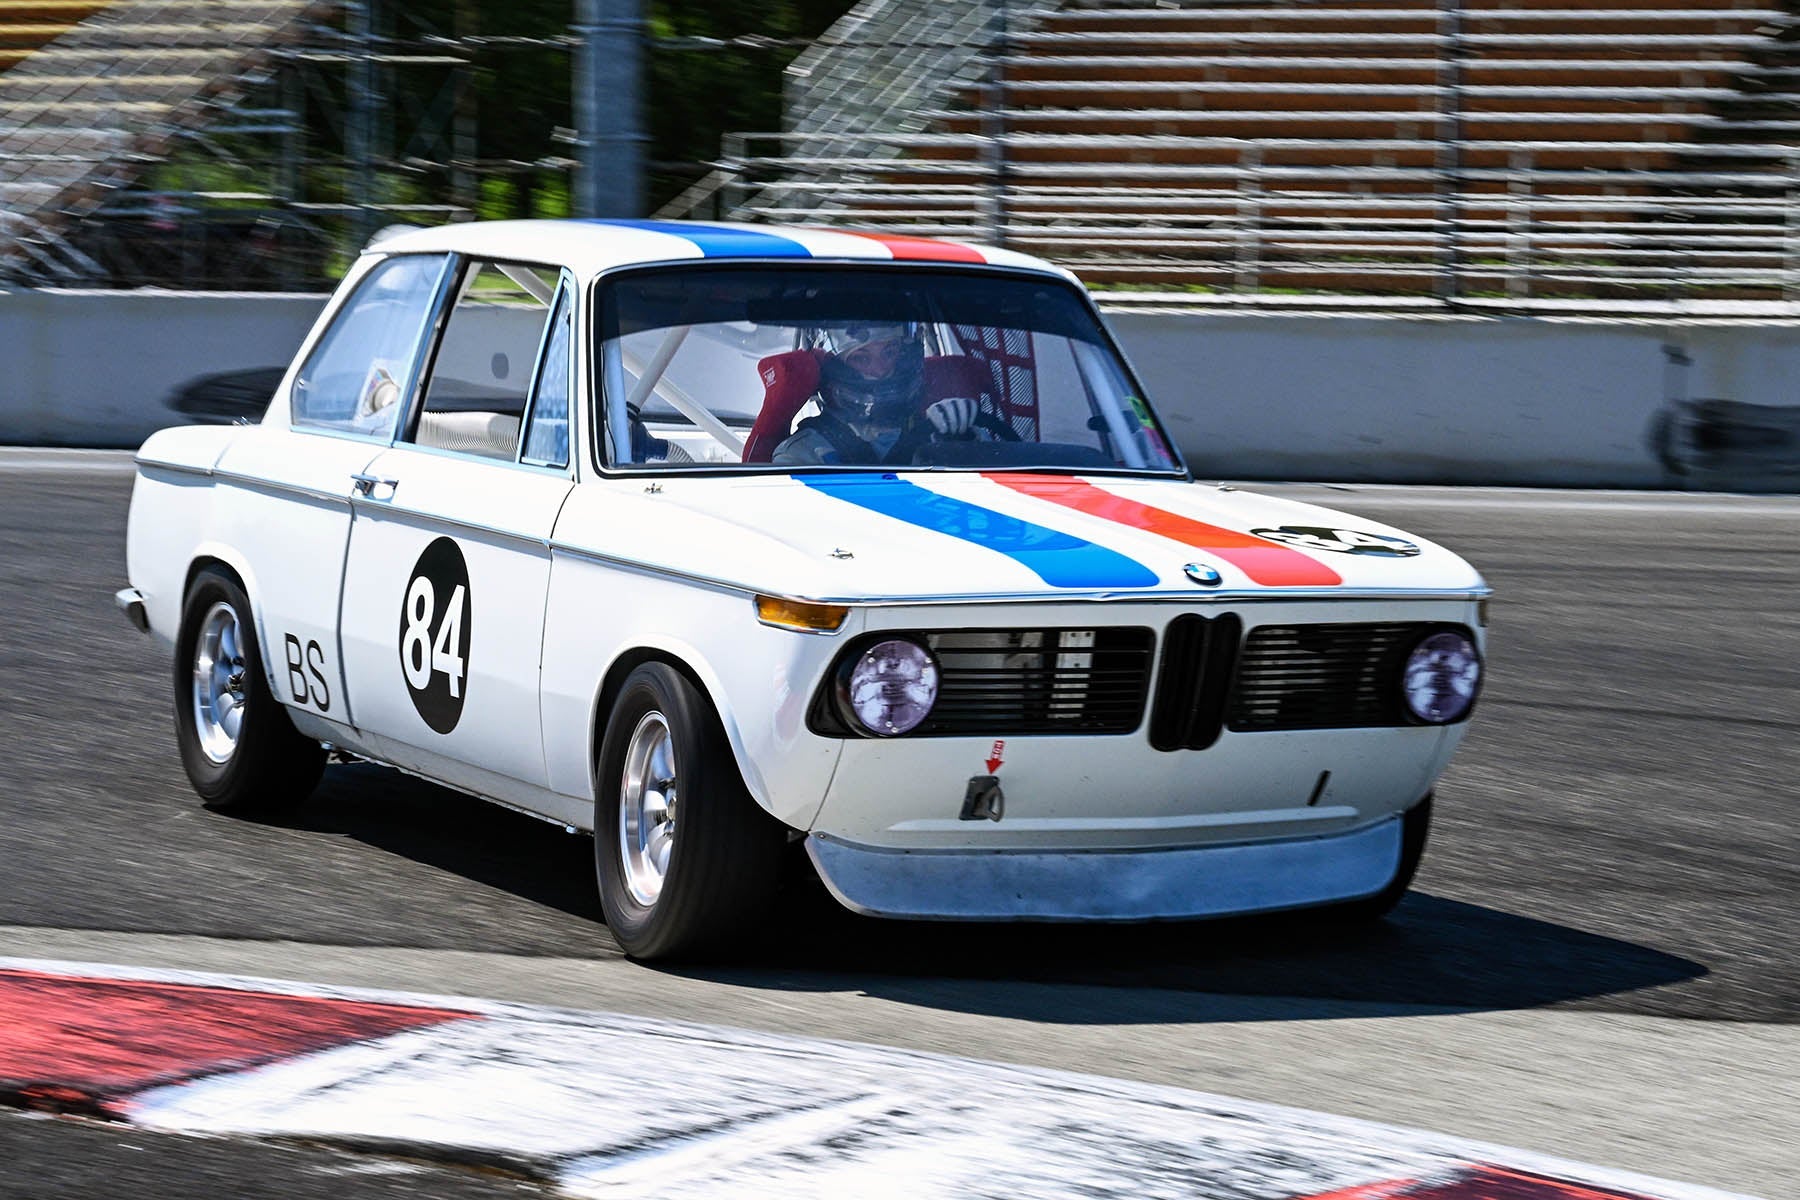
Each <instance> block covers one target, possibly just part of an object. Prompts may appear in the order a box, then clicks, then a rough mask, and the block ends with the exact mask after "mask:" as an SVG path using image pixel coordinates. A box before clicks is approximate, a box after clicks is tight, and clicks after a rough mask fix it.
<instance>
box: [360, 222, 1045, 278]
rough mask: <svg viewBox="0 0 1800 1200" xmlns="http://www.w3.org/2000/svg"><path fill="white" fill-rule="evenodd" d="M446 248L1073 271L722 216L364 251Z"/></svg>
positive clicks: (596, 260) (518, 225) (527, 225)
mask: <svg viewBox="0 0 1800 1200" xmlns="http://www.w3.org/2000/svg"><path fill="white" fill-rule="evenodd" d="M445 251H451V252H455V253H460V254H468V255H471V256H476V257H480V258H487V259H500V260H513V261H523V262H532V263H545V264H549V265H554V266H560V267H567V268H569V269H570V270H571V271H573V272H575V274H576V275H578V276H582V277H584V278H585V277H591V276H593V275H596V274H599V273H600V272H601V271H605V270H608V269H610V268H613V267H623V266H633V265H636V264H638V263H659V262H678V261H683V260H692V259H706V260H714V259H759V260H761V259H777V260H781V259H786V260H797V259H818V260H849V261H858V262H892V261H903V262H926V263H929V262H940V263H968V264H988V265H992V266H999V267H1012V268H1015V269H1022V270H1029V271H1042V272H1045V273H1047V274H1052V275H1056V276H1058V277H1060V278H1063V279H1068V280H1071V281H1073V280H1074V278H1075V277H1074V275H1072V274H1071V273H1070V272H1068V271H1066V270H1064V269H1062V268H1061V267H1056V266H1053V265H1051V264H1050V263H1047V262H1045V261H1044V260H1043V259H1041V258H1035V257H1033V256H1032V255H1029V254H1020V253H1019V252H1017V251H1015V250H1003V249H1000V248H999V247H995V246H980V245H976V244H974V243H972V242H953V241H946V240H942V239H939V238H920V237H909V236H906V235H902V234H890V233H860V232H856V231H852V230H847V229H820V228H809V227H805V226H794V225H746V224H738V223H733V222H724V221H717V222H714V221H655V220H631V221H628V220H566V221H471V222H465V223H462V224H456V225H438V226H434V227H432V228H429V229H403V230H397V231H394V232H391V233H385V234H380V235H377V236H376V238H375V240H374V241H372V242H371V243H370V245H369V246H368V248H367V250H366V251H365V253H380V254H390V253H421V252H438V253H442V252H445Z"/></svg>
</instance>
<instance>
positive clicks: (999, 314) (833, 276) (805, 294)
mask: <svg viewBox="0 0 1800 1200" xmlns="http://www.w3.org/2000/svg"><path fill="white" fill-rule="evenodd" d="M597 311H598V313H599V329H598V330H597V334H598V341H599V345H600V355H599V362H598V369H599V372H600V381H599V383H600V386H599V388H598V389H597V391H598V393H599V394H600V395H601V396H602V397H603V404H604V406H605V411H604V417H605V420H604V422H603V424H602V428H603V430H604V438H605V442H606V446H607V449H608V451H609V452H608V454H607V460H608V461H609V462H611V463H613V464H615V465H630V466H636V467H643V468H687V469H692V468H695V467H704V468H712V469H718V468H719V467H722V466H733V465H740V464H749V465H751V466H756V465H762V466H763V468H764V469H769V468H771V467H773V468H776V469H782V470H788V469H795V468H812V467H821V468H832V467H853V468H867V467H869V466H885V467H890V468H895V467H952V468H953V467H963V468H969V469H996V468H997V469H1029V468H1033V467H1048V468H1058V469H1063V470H1149V471H1176V470H1179V469H1180V467H1179V465H1178V463H1177V461H1176V459H1175V456H1174V454H1173V453H1172V452H1171V450H1170V449H1169V443H1168V442H1167V440H1166V438H1165V435H1164V434H1163V432H1162V430H1161V429H1160V428H1159V427H1158V425H1157V424H1156V421H1155V418H1154V417H1152V416H1151V413H1150V409H1149V406H1148V405H1147V404H1145V402H1144V400H1143V398H1142V397H1141V396H1139V395H1137V393H1136V390H1135V388H1134V387H1133V385H1132V383H1131V378H1130V376H1129V374H1128V373H1127V372H1126V370H1125V367H1124V364H1123V363H1121V362H1120V361H1119V359H1118V356H1117V354H1116V353H1114V351H1113V349H1112V347H1111V344H1110V343H1109V342H1108V341H1107V339H1106V337H1105V335H1104V334H1103V333H1102V331H1101V329H1100V327H1099V324H1098V323H1097V322H1096V321H1095V319H1094V316H1093V313H1092V311H1091V310H1090V309H1089V307H1088V306H1087V305H1086V304H1085V303H1084V302H1083V300H1082V298H1081V296H1080V293H1079V292H1078V291H1077V290H1076V289H1074V288H1073V287H1071V286H1069V285H1067V284H1064V283H1062V282H1061V281H1059V280H1054V279H1029V278H1021V277H1018V276H1007V275H998V274H993V275H984V274H977V273H973V272H954V271H931V270H917V269H893V268H889V269H880V268H874V269H870V268H860V267H851V268H844V267H835V266H833V267H822V266H814V267H811V268H794V267H755V268H730V267H717V266H713V267H695V268H671V269H660V270H656V271H646V272H638V273H634V274H630V275H625V276H621V277H619V278H616V279H611V280H607V281H605V282H604V283H603V284H602V287H601V290H600V295H599V304H598V308H597Z"/></svg>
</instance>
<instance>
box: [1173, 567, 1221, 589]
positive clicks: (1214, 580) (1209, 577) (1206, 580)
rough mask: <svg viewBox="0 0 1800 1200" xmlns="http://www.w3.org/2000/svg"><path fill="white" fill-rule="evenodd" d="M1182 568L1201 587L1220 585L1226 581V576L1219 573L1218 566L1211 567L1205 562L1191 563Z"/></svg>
mask: <svg viewBox="0 0 1800 1200" xmlns="http://www.w3.org/2000/svg"><path fill="white" fill-rule="evenodd" d="M1181 569H1182V571H1183V573H1185V574H1186V575H1187V577H1188V578H1189V579H1191V580H1193V581H1194V582H1195V583H1197V584H1199V585H1200V586H1201V587H1218V586H1219V585H1220V584H1221V583H1224V582H1225V577H1224V576H1223V575H1221V574H1219V571H1218V568H1217V567H1209V566H1207V565H1206V564H1205V563H1197V562H1194V563H1189V564H1188V565H1187V566H1185V567H1183V568H1181Z"/></svg>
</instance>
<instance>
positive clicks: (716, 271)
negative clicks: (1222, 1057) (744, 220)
mask: <svg viewBox="0 0 1800 1200" xmlns="http://www.w3.org/2000/svg"><path fill="white" fill-rule="evenodd" d="M1196 386H1197V390H1198V389H1199V387H1200V386H1201V381H1196ZM1214 402H1221V403H1222V402H1228V401H1214ZM137 462H138V479H137V484H136V490H135V492H134V494H133V497H132V506H131V523H130V535H129V548H128V560H129V571H130V582H131V586H130V587H129V588H127V589H125V590H124V591H122V592H121V593H120V594H119V602H120V604H121V606H122V607H123V608H124V609H125V610H126V612H127V613H128V615H129V616H130V617H131V618H132V620H133V621H134V622H135V623H136V624H137V625H138V626H139V627H140V628H143V629H147V630H148V631H149V632H150V633H152V634H153V635H155V636H156V637H157V638H158V639H159V640H160V641H162V642H163V643H165V644H167V645H168V646H169V648H170V649H171V650H172V652H173V655H174V663H175V672H174V674H175V709H176V716H177V728H178V737H179V740H180V748H181V755H182V759H183V761H184V763H185V764H186V767H187V771H188V774H189V777H190V778H191V779H192V781H193V784H194V787H195V789H196V790H197V791H198V792H199V793H200V795H201V796H202V797H203V798H204V799H205V800H207V801H208V802H209V803H211V804H213V805H215V806H217V807H219V808H251V807H271V806H278V805H286V804H291V803H294V802H296V801H298V800H300V799H301V798H303V797H304V796H305V795H306V794H307V793H308V792H309V791H310V790H311V789H312V788H313V786H314V785H315V783H316V782H317V780H318V778H319V774H320V771H321V770H322V768H323V764H324V762H325V759H326V755H327V753H328V751H336V752H338V753H340V754H344V755H354V756H358V757H361V758H366V759H369V760H372V761H375V762H380V763H386V764H389V765H392V766H396V767H399V768H402V769H404V770H407V771H411V772H414V773H417V774H419V775H423V776H426V777H428V778H430V779H434V780H437V781H440V782H442V783H444V784H447V785H449V786H450V787H453V788H458V789H461V790H463V791H466V792H469V793H472V794H474V795H477V796H481V797H484V798H486V799H489V800H493V801H495V802H498V803H500V804H504V805H507V806H509V807H513V808H517V809H520V810H523V811H525V812H528V813H531V814H534V815H536V816H539V817H543V818H546V819H548V820H551V821H554V822H557V823H559V824H562V825H564V826H567V827H569V828H571V829H578V830H592V831H593V832H594V834H595V837H594V851H595V860H596V867H597V871H598V875H599V881H600V891H601V897H602V900H603V902H604V908H605V913H606V919H607V922H608V924H609V925H610V926H611V928H612V930H613V932H614V934H615V935H616V936H617V938H618V940H619V941H620V943H621V944H622V945H623V946H624V947H625V949H626V950H627V951H628V952H630V953H631V954H634V955H637V956H640V957H646V958H648V957H657V956H664V955H671V954H682V953H695V952H703V951H704V950H705V949H706V948H708V947H717V946H719V945H721V944H722V943H723V942H724V941H725V940H726V939H728V938H729V937H731V936H732V935H733V934H734V933H736V932H737V931H739V930H741V929H742V928H743V927H744V926H745V924H746V923H747V922H752V921H754V920H756V918H757V916H758V914H759V913H760V912H762V911H763V906H764V904H765V902H767V901H768V899H769V898H770V896H771V894H772V892H773V891H774V889H775V887H776V883H777V879H778V876H779V875H780V870H781V864H782V863H784V862H786V861H788V860H789V859H790V858H791V856H790V855H788V854H787V853H786V848H787V846H788V845H789V844H790V843H792V842H795V841H799V840H804V842H805V848H806V851H807V854H808V856H809V857H810V859H811V862H812V864H813V866H814V867H815V868H816V869H817V871H818V874H819V876H820V878H821V879H822V880H823V881H824V883H825V885H826V887H827V888H829V889H830V891H831V893H832V894H833V895H834V896H836V897H837V899H838V900H840V901H841V902H842V903H843V904H845V905H846V906H848V907H849V908H851V909H854V910H856V911H858V912H863V913H871V914H877V915H880V916H887V917H901V918H920V919H932V920H983V921H987V920H1034V921H1037V920H1042V921H1141V920H1155V919H1185V918H1196V917H1205V916H1214V915H1222V914H1232V913H1245V912H1254V911H1264V910H1273V909H1287V908H1300V907H1308V906H1327V907H1328V909H1329V910H1330V911H1331V912H1333V913H1335V914H1337V915H1350V916H1357V917H1366V916H1371V915H1377V914H1380V913H1382V912H1385V911H1386V910H1387V909H1388V908H1390V907H1392V905H1393V904H1394V903H1395V902H1396V901H1397V900H1398V899H1399V897H1400V895H1401V894H1402V893H1403V892H1404V891H1405V889H1406V887H1407V885H1408V883H1409V882H1410V880H1411V878H1412V875H1413V872H1414V870H1415V868H1416V867H1417V865H1418V861H1419V856H1420V853H1421V851H1422V848H1423V846H1424V841H1425V832H1426V827H1427V824H1428V822H1429V816H1430V797H1431V789H1432V784H1433V781H1434V780H1435V779H1436V778H1437V776H1438V774H1439V773H1440V772H1441V771H1442V770H1443V768H1444V765H1445V763H1446V762H1447V760H1448V759H1449V757H1450V755H1451V753H1452V751H1454V749H1455V748H1456V746H1457V744H1458V742H1460V741H1461V739H1462V735H1463V731H1464V729H1465V727H1466V726H1465V722H1466V720H1467V718H1468V716H1469V713H1470V710H1471V708H1472V706H1473V704H1474V702H1475V698H1476V693H1477V690H1478V686H1479V682H1480V676H1481V661H1482V660H1481V655H1482V643H1483V638H1484V633H1483V625H1484V617H1485V598H1486V596H1487V594H1488V590H1487V588H1486V587H1485V585H1484V584H1483V582H1482V580H1481V577H1480V576H1479V575H1478V574H1477V573H1476V572H1475V571H1474V570H1473V569H1471V568H1470V567H1469V566H1468V565H1467V564H1466V563H1464V562H1463V561H1462V560H1461V559H1459V558H1457V557H1456V556H1455V555H1453V554H1451V553H1449V552H1448V551H1446V550H1444V549H1441V548H1439V547H1437V546H1434V545H1432V544H1430V543H1428V542H1425V541H1423V540H1421V539H1418V538H1415V537H1411V536H1409V535H1407V534H1405V533H1402V532H1401V531H1399V530H1396V529H1392V528H1388V527H1386V526H1382V525H1378V524H1376V523H1373V522H1371V521H1368V520H1365V519H1362V518H1360V517H1358V518H1352V517H1347V516H1343V515H1341V514H1338V513H1334V512H1330V511H1326V510H1323V509H1319V508H1313V507H1309V506H1306V505H1301V504H1295V503H1291V502H1288V501H1284V500H1279V499H1273V498H1266V497H1261V496H1256V495H1252V494H1249V493H1246V492H1240V491H1233V490H1231V489H1229V488H1225V487H1212V486H1205V485H1201V484H1197V483H1195V482H1194V481H1193V480H1192V479H1191V478H1190V476H1189V475H1188V473H1187V471H1186V470H1185V468H1184V467H1183V465H1182V463H1181V460H1180V458H1179V457H1178V456H1177V454H1176V452H1175V450H1174V448H1173V445H1172V443H1171V441H1170V438H1169V435H1168V433H1167V431H1166V430H1165V429H1164V427H1163V426H1162V425H1161V424H1159V423H1158V421H1157V419H1156V417H1155V416H1154V415H1153V414H1152V412H1151V409H1150V407H1149V405H1148V404H1147V403H1146V401H1145V399H1144V396H1143V392H1142V390H1141V388H1140V387H1139V386H1138V384H1137V382H1136V380H1135V379H1134V377H1133V375H1132V373H1131V371H1130V369H1129V368H1128V367H1127V365H1126V363H1125V362H1124V360H1123V358H1122V357H1121V356H1120V354H1119V351H1118V349H1117V347H1116V346H1115V345H1114V343H1113V341H1112V339H1111V338H1110V337H1109V335H1108V334H1107V332H1106V330H1105V327H1104V326H1103V325H1102V323H1101V320H1100V318H1099V315H1098V313H1097V312H1096V311H1095V309H1094V307H1093V304H1092V302H1091V301H1090V300H1089V298H1088V297H1087V295H1086V293H1085V292H1083V291H1082V289H1081V287H1080V286H1079V284H1077V283H1076V282H1075V280H1074V278H1073V277H1072V276H1070V275H1069V274H1068V273H1066V272H1064V271H1061V270H1059V269H1057V268H1054V267H1052V266H1050V265H1048V264H1046V263H1043V262H1040V261H1038V260H1036V259H1031V258H1028V257H1025V256H1023V255H1019V254H1015V253H1010V252H1006V251H1001V250H993V249H985V248H976V247H971V246H966V245H961V244H957V243H950V242H936V241H926V240H921V239H914V238H899V237H884V236H878V235H864V234H853V233H847V232H843V231H836V230H830V231H827V230H807V229H792V228H766V229H765V228H758V227H753V226H741V225H708V224H675V223H664V222H652V221H595V222H581V221H569V222H537V221H531V222H495V223H488V224H481V223H477V224H468V225H453V226H447V227H444V228H439V229H429V230H409V231H401V232H396V233H393V234H391V235H389V236H386V237H383V238H380V239H378V240H377V241H376V243H375V244H373V245H372V246H371V247H370V248H369V249H368V250H367V252H365V253H364V254H363V255H362V257H361V258H360V259H359V260H358V262H357V263H356V264H355V266H354V267H353V268H352V270H351V271H350V273H349V275H348V276H347V277H346V279H345V280H344V283H343V285H342V287H340V288H339V289H338V291H337V294H336V295H335V296H333V297H332V300H331V302H330V304H329V305H328V306H327V307H326V309H325V311H324V313H323V315H322V316H321V317H320V319H319V321H318V324H317V325H316V327H315V328H314V329H313V331H312V333H311V335H310V336H309V337H308V338H307V340H306V342H305V344H304V345H303V346H302V347H301V349H300V352H299V355H298V357H296V359H295V360H294V363H293V365H292V367H290V368H289V370H288V372H287V375H286V377H285V378H284V379H283V380H282V382H281V385H280V387H279V389H278V390H277V392H276V393H275V396H274V399H273V401H272V403H271V404H270V406H269V409H268V412H267V414H266V415H265V416H264V417H263V419H262V421H261V423H260V424H253V425H245V426H235V427H192V428H183V429H172V430H165V431H163V432H161V433H158V434H157V435H155V436H154V437H152V438H151V439H150V440H149V441H148V442H146V443H145V444H144V446H143V449H142V450H141V451H140V452H139V454H138V458H137Z"/></svg>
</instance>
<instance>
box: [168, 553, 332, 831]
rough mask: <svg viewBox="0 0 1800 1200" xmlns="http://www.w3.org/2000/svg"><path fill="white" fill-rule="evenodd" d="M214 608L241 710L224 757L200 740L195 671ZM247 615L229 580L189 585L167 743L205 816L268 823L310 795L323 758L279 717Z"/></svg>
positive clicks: (245, 600)
mask: <svg viewBox="0 0 1800 1200" xmlns="http://www.w3.org/2000/svg"><path fill="white" fill-rule="evenodd" d="M221 608H223V609H224V610H225V611H227V612H228V613H229V614H230V616H231V619H232V620H233V621H234V622H235V636H236V645H235V649H236V654H235V655H233V656H232V657H231V659H230V661H231V662H232V663H233V664H234V665H235V667H236V673H237V675H238V676H239V680H240V682H239V683H238V685H237V687H238V691H237V692H236V693H234V695H236V696H238V697H240V698H241V703H242V705H243V707H242V712H241V715H240V716H239V721H240V724H239V725H238V727H237V737H236V743H235V745H233V746H231V747H230V748H229V751H228V752H224V750H223V747H222V746H221V744H220V743H218V742H217V741H214V742H213V743H211V745H212V750H211V752H209V750H208V744H209V743H207V742H206V741H205V740H204V739H203V737H202V733H201V728H202V721H203V719H204V718H203V717H202V715H201V713H200V712H199V711H198V710H199V708H200V705H199V702H198V701H197V699H196V692H197V690H199V688H198V685H197V683H196V665H197V661H198V654H199V651H200V648H201V647H200V642H201V637H202V633H203V631H204V630H205V629H206V627H207V624H208V621H209V617H210V616H211V615H212V614H214V613H215V611H216V610H219V609H221ZM251 612H252V610H251V608H250V599H249V597H248V596H246V595H245V594H244V589H243V587H242V585H240V584H239V583H238V581H237V580H236V579H235V578H234V577H233V576H232V575H231V574H230V573H228V572H226V571H224V570H222V569H220V568H217V567H207V568H205V569H203V570H202V571H201V572H200V573H199V574H198V575H196V576H195V577H194V582H193V584H192V586H190V587H189V588H188V594H187V599H186V600H185V601H184V602H183V604H182V610H181V630H180V632H179V633H178V634H177V636H176V638H175V740H176V744H177V745H178V746H179V747H180V749H181V765H182V766H183V767H185V768H186V769H187V776H188V781H189V782H190V783H192V784H193V786H194V790H195V791H196V792H198V793H199V794H200V798H201V799H202V800H204V801H205V802H206V806H207V807H208V808H211V809H215V810H217V811H219V812H230V813H238V814H243V815H275V814H279V813H283V812H287V811H290V810H292V809H293V808H294V807H295V806H296V805H298V804H299V803H300V802H301V801H303V800H305V799H306V798H307V797H308V796H309V795H311V794H312V791H313V788H315V787H316V786H318V782H319V775H320V774H321V773H322V772H323V771H324V769H325V751H324V749H323V748H322V747H321V746H320V745H319V743H317V742H315V741H313V740H312V739H311V738H307V737H304V736H302V735H301V734H300V732H299V731H298V730H296V729H295V728H294V723H293V722H292V721H290V720H289V719H288V714H287V709H286V708H284V707H283V706H282V704H281V702H280V701H278V700H277V699H275V696H274V694H273V693H271V692H270V691H269V681H268V679H267V678H265V677H264V675H263V670H262V655H261V653H260V652H259V650H258V646H257V641H256V624H255V621H254V620H253V619H252V617H251Z"/></svg>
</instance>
